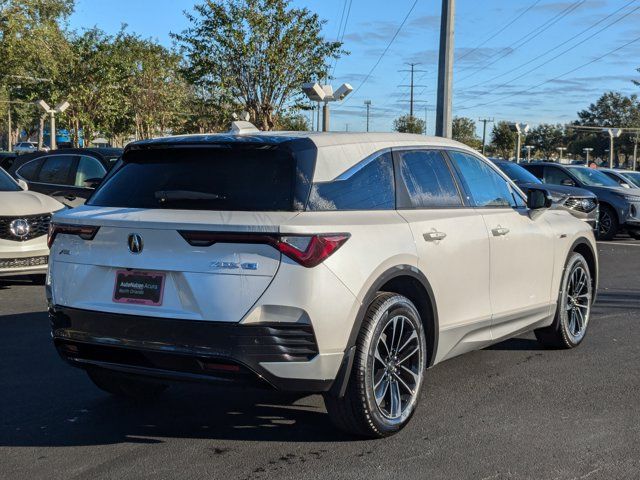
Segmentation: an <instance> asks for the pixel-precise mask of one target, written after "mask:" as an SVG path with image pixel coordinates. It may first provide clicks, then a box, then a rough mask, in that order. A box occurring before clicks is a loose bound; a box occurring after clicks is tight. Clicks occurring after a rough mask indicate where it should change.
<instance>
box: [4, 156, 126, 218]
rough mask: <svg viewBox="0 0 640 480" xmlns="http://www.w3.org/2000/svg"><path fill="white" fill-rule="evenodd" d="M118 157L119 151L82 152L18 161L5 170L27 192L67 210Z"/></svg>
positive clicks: (87, 193) (82, 199) (82, 198)
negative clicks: (22, 181) (22, 184)
mask: <svg viewBox="0 0 640 480" xmlns="http://www.w3.org/2000/svg"><path fill="white" fill-rule="evenodd" d="M120 155H122V149H119V148H82V149H65V150H54V151H53V152H48V153H43V152H38V153H36V154H31V155H25V156H22V155H21V156H20V157H18V158H17V159H16V160H15V161H14V162H13V164H12V165H11V167H10V169H9V173H10V174H11V175H13V177H14V178H17V179H19V180H24V181H25V182H27V184H28V185H29V190H32V191H34V192H39V193H44V194H45V195H49V196H51V197H53V198H55V199H56V200H58V201H59V202H62V203H63V204H65V205H67V206H68V207H77V206H78V205H82V204H83V203H84V202H85V201H86V200H87V198H89V197H90V196H91V194H92V193H93V191H94V190H95V187H96V186H97V185H98V184H99V183H100V182H101V181H102V179H103V178H104V176H105V175H106V174H107V172H108V171H109V170H110V169H111V168H112V167H113V165H114V164H115V162H116V161H117V160H118V158H119V157H120Z"/></svg>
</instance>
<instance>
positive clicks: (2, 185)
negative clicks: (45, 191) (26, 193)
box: [0, 168, 21, 192]
mask: <svg viewBox="0 0 640 480" xmlns="http://www.w3.org/2000/svg"><path fill="white" fill-rule="evenodd" d="M20 190H21V188H20V186H19V185H18V184H17V183H16V182H14V181H13V179H12V178H11V177H10V176H9V174H8V173H7V172H5V171H4V170H3V169H1V168H0V192H19V191H20Z"/></svg>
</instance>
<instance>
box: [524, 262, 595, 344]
mask: <svg viewBox="0 0 640 480" xmlns="http://www.w3.org/2000/svg"><path fill="white" fill-rule="evenodd" d="M592 299H593V282H592V280H591V273H590V271H589V265H588V264H587V261H586V260H585V259H584V257H583V256H582V255H580V254H579V253H577V252H573V253H572V254H571V255H570V256H569V260H568V262H567V265H566V267H565V270H564V274H563V276H562V283H561V285H560V294H559V297H558V307H557V309H556V315H555V318H554V320H553V323H552V324H551V325H550V326H549V327H546V328H541V329H538V330H536V331H535V335H536V338H537V339H538V341H539V342H540V343H541V344H542V345H544V346H545V347H547V348H574V347H577V346H578V345H580V343H582V340H584V337H585V335H586V333H587V327H588V325H589V317H590V316H591V303H592Z"/></svg>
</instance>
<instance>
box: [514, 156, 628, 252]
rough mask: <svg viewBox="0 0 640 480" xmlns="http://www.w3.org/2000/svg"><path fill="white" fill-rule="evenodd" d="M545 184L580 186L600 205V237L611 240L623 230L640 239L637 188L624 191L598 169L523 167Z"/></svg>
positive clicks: (556, 165)
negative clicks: (594, 196)
mask: <svg viewBox="0 0 640 480" xmlns="http://www.w3.org/2000/svg"><path fill="white" fill-rule="evenodd" d="M522 166H523V167H524V168H526V169H527V170H528V171H529V172H531V173H532V174H533V175H535V176H536V177H537V178H539V179H540V180H542V181H543V182H544V183H545V185H560V186H568V187H580V188H584V189H585V190H589V191H590V192H593V193H594V194H595V195H596V196H597V197H598V201H599V202H600V238H601V239H602V240H612V239H613V238H614V237H615V236H616V235H617V234H618V233H620V232H621V231H623V230H626V231H627V233H628V234H629V235H630V236H632V237H633V238H635V239H638V240H640V188H623V187H621V186H620V185H618V183H617V182H616V181H615V180H613V179H611V178H609V177H608V176H607V175H605V174H604V173H602V172H601V171H600V170H595V169H593V168H589V167H584V166H580V165H561V164H559V163H551V162H536V163H527V164H524V165H522Z"/></svg>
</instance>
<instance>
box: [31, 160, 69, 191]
mask: <svg viewBox="0 0 640 480" xmlns="http://www.w3.org/2000/svg"><path fill="white" fill-rule="evenodd" d="M72 163H73V157H72V156H69V155H53V156H52V157H46V158H45V159H44V164H43V165H42V170H40V174H39V175H38V181H39V182H41V183H51V184H54V185H68V184H69V170H70V169H71V164H72Z"/></svg>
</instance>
